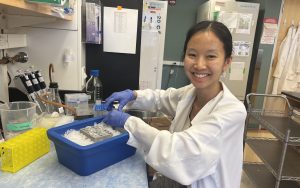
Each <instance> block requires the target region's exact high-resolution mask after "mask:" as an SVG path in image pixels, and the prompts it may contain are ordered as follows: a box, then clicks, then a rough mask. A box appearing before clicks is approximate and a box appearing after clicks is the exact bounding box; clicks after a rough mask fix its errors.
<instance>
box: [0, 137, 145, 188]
mask: <svg viewBox="0 0 300 188" xmlns="http://www.w3.org/2000/svg"><path fill="white" fill-rule="evenodd" d="M0 187H12V188H13V187H15V188H17V187H26V188H27V187H30V188H48V187H51V188H52V187H53V188H56V187H64V188H77V187H78V188H85V187H88V188H92V187H97V188H123V187H124V188H128V187H134V188H147V187H148V181H147V173H146V164H145V162H144V160H143V157H142V155H141V154H140V153H138V152H136V153H135V155H133V156H131V157H129V158H127V159H124V160H123V161H120V162H118V163H116V164H114V165H112V166H109V167H107V168H104V169H102V170H100V171H98V172H95V173H93V174H91V175H89V176H79V175H77V174H76V173H74V172H73V171H71V170H70V169H68V168H66V167H65V166H63V165H61V164H60V163H59V162H58V160H57V156H56V151H55V148H54V146H53V144H52V143H51V149H50V152H49V153H47V154H46V155H44V156H42V157H41V158H39V159H37V160H36V161H34V162H32V163H31V164H29V165H28V166H26V167H24V168H23V169H21V170H19V171H18V172H16V173H9V172H3V171H0Z"/></svg>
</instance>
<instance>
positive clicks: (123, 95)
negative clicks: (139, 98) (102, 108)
mask: <svg viewBox="0 0 300 188" xmlns="http://www.w3.org/2000/svg"><path fill="white" fill-rule="evenodd" d="M135 98H136V96H135V94H134V91H132V90H130V89H126V90H124V91H120V92H114V93H113V94H112V95H110V96H109V97H108V98H107V99H105V105H106V106H107V110H109V111H110V110H112V108H113V102H114V101H119V107H118V110H119V111H122V109H123V107H124V106H125V105H126V104H127V103H128V102H130V101H133V100H135Z"/></svg>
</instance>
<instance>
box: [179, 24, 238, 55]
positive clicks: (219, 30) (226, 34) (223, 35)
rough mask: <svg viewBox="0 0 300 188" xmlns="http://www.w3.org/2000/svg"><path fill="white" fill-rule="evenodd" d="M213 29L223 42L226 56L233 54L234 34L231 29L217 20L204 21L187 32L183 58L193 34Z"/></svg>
mask: <svg viewBox="0 0 300 188" xmlns="http://www.w3.org/2000/svg"><path fill="white" fill-rule="evenodd" d="M206 31H211V32H213V33H214V34H215V35H216V36H217V37H218V38H219V40H220V41H221V42H222V43H223V46H224V51H225V58H228V57H230V56H231V54H232V36H231V33H230V31H229V29H228V28H227V27H226V26H225V25H224V24H223V23H221V22H217V21H202V22H199V23H197V24H196V25H194V26H193V27H191V28H190V29H189V31H188V32H187V35H186V38H185V42H184V47H183V55H182V60H184V56H185V51H186V48H187V44H188V42H189V41H190V39H191V38H192V36H193V35H195V34H196V33H198V32H206Z"/></svg>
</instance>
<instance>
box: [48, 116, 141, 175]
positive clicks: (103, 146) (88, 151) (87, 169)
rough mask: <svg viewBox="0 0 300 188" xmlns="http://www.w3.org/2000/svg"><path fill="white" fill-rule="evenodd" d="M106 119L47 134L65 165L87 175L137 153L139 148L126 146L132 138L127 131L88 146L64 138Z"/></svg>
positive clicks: (89, 120)
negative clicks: (65, 135)
mask: <svg viewBox="0 0 300 188" xmlns="http://www.w3.org/2000/svg"><path fill="white" fill-rule="evenodd" d="M102 119H103V118H102V117H96V118H89V119H86V120H80V121H75V122H72V123H69V124H66V125H63V126H60V127H55V128H51V129H49V130H48V131H47V134H48V137H49V139H50V140H52V141H53V143H54V145H55V149H56V153H57V158H58V161H59V162H60V163H61V164H62V165H64V166H66V167H67V168H69V169H71V170H72V171H74V172H75V173H77V174H79V175H81V176H87V175H90V174H92V173H94V172H97V171H99V170H102V169H104V168H106V167H108V166H110V165H113V164H115V163H117V162H119V161H121V160H123V159H126V158H128V157H130V156H132V155H134V154H135V151H136V149H135V148H134V147H131V146H129V145H127V144H126V143H127V141H128V138H129V134H128V133H127V132H124V133H122V134H120V135H118V136H114V137H111V138H107V139H105V140H102V141H99V142H96V143H94V144H91V145H87V146H80V145H78V144H76V143H74V142H72V141H70V140H68V139H67V138H65V137H63V134H64V133H65V132H66V131H67V130H69V129H75V130H79V129H81V128H83V127H86V126H88V125H94V123H95V122H97V123H99V122H101V121H102Z"/></svg>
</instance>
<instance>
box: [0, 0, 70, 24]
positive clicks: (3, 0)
mask: <svg viewBox="0 0 300 188" xmlns="http://www.w3.org/2000/svg"><path fill="white" fill-rule="evenodd" d="M52 8H53V7H52V6H50V5H47V4H39V3H29V2H25V0H0V12H1V11H3V12H4V13H5V14H7V15H22V16H37V17H49V18H56V19H61V20H72V16H70V15H65V14H58V13H56V12H53V11H52Z"/></svg>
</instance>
